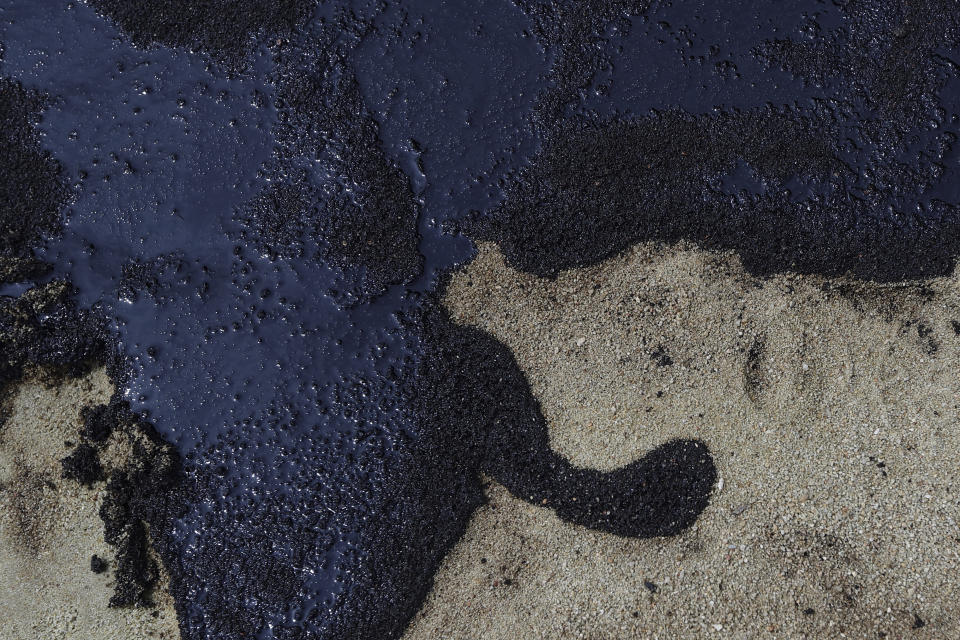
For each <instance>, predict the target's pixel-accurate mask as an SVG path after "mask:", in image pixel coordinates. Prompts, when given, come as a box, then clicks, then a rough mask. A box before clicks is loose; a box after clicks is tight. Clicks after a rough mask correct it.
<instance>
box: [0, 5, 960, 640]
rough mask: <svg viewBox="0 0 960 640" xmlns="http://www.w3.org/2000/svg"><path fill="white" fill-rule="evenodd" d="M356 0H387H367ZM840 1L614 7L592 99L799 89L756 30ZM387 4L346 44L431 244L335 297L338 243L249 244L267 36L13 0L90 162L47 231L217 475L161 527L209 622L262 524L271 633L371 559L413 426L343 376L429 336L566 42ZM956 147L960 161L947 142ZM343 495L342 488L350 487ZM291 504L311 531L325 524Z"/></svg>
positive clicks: (828, 15) (79, 165) (63, 140)
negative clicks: (367, 539)
mask: <svg viewBox="0 0 960 640" xmlns="http://www.w3.org/2000/svg"><path fill="white" fill-rule="evenodd" d="M356 5H357V6H356V7H355V8H356V10H357V11H358V13H364V12H365V14H366V15H370V14H371V13H372V9H371V6H372V4H371V3H356ZM329 11H330V8H329V7H321V8H320V9H318V12H319V13H320V14H323V13H324V12H327V13H329ZM842 19H843V18H842V16H841V14H840V11H839V10H838V9H837V7H836V6H835V5H834V4H833V3H829V2H820V1H817V0H802V1H801V0H795V1H792V2H771V1H765V0H749V1H748V2H742V1H736V0H720V1H717V2H710V3H700V2H692V3H686V2H674V3H668V2H657V3H654V6H653V8H652V9H651V11H649V12H648V13H647V14H646V15H643V16H634V17H631V18H629V20H628V21H627V23H626V24H627V25H628V26H623V23H622V22H618V23H617V24H618V25H620V26H616V27H611V28H610V29H609V30H608V31H607V32H606V33H605V36H606V42H605V44H604V47H605V49H606V52H607V54H608V56H609V58H610V61H611V63H612V66H611V67H610V68H609V69H607V70H605V71H603V72H601V73H599V74H598V75H597V77H596V78H595V79H594V81H593V83H592V84H591V85H590V86H589V87H585V88H584V91H583V96H582V97H583V101H582V104H581V105H579V107H578V109H579V110H580V111H581V112H594V113H596V114H599V115H600V116H602V117H606V116H613V115H635V116H643V115H647V114H649V113H650V111H651V110H664V109H668V108H681V109H683V110H685V111H688V112H690V113H693V114H710V113H712V112H713V111H714V110H715V109H724V110H729V109H741V110H750V109H758V108H762V107H764V106H765V105H767V104H768V103H772V104H774V105H788V106H790V107H792V108H796V109H799V110H803V109H808V108H810V107H811V105H812V104H813V102H812V101H814V100H815V99H830V98H832V97H835V95H836V94H837V88H836V87H832V86H829V85H828V86H815V85H813V84H811V83H805V82H804V81H803V80H801V79H798V78H797V77H795V76H793V75H791V74H790V73H787V72H786V71H781V70H779V69H775V68H771V69H766V68H764V67H763V66H762V64H761V63H760V62H759V61H758V60H757V58H756V57H755V56H754V55H753V54H752V53H751V51H752V50H753V48H754V47H756V46H758V45H760V44H761V43H763V42H764V41H765V40H768V39H771V38H796V37H802V36H803V33H804V30H805V29H809V28H810V24H811V23H812V22H816V23H818V24H820V25H821V28H823V29H826V30H829V29H831V28H833V27H835V26H837V25H838V24H841V22H842ZM374 24H375V25H377V27H378V29H376V30H374V31H372V32H371V33H370V34H369V35H368V36H366V38H365V39H364V40H363V41H362V42H361V43H360V44H359V45H358V47H357V48H356V49H355V50H354V51H353V53H352V54H351V64H352V67H353V71H354V73H355V74H356V76H357V78H358V81H359V84H360V87H361V90H362V93H363V95H364V98H365V101H366V105H367V107H368V109H369V111H370V112H371V113H372V115H373V117H374V118H375V119H376V120H377V121H378V123H379V125H380V136H381V141H382V144H383V148H384V149H385V151H386V153H387V155H388V156H389V157H390V158H392V159H393V160H394V161H395V162H396V163H397V164H398V166H399V167H401V169H402V170H403V171H404V173H405V174H406V175H407V177H408V178H409V180H410V183H411V186H412V189H413V191H414V193H415V194H416V196H417V197H418V199H419V201H420V203H421V205H422V209H421V215H420V220H419V223H418V226H419V232H420V234H421V242H420V247H419V248H420V251H421V253H422V254H423V255H424V257H425V264H426V268H425V271H424V273H423V274H422V275H421V276H420V277H418V278H416V279H415V280H414V281H413V282H412V283H410V284H408V285H394V286H392V287H390V288H389V289H388V290H387V291H386V293H384V294H383V295H381V296H379V297H377V298H376V299H374V300H372V301H370V302H365V303H362V304H359V305H354V306H351V307H345V306H341V305H339V304H338V303H337V301H336V300H335V299H334V298H332V297H331V296H330V295H328V293H327V292H328V291H329V290H330V289H331V288H334V287H336V286H337V285H338V283H339V282H340V280H341V279H342V278H343V277H344V273H343V272H342V271H341V270H340V269H338V268H337V267H336V266H334V265H331V264H327V263H324V262H323V261H318V260H313V259H304V260H299V259H295V258H282V259H270V258H269V257H267V256H264V255H259V254H258V253H257V251H256V249H254V248H253V247H241V248H240V249H239V250H238V251H237V250H235V249H236V247H237V240H236V238H237V237H238V235H237V231H238V229H237V224H238V223H237V222H236V221H235V216H234V212H235V210H236V209H237V208H238V207H240V206H241V205H242V204H244V203H245V202H248V201H250V200H251V199H252V198H254V197H255V196H256V195H257V194H258V193H259V192H260V191H261V190H262V189H263V188H264V187H265V186H266V184H265V179H264V177H263V174H262V173H261V172H260V171H259V170H260V168H261V167H262V165H263V164H264V162H266V161H267V160H269V159H270V157H271V154H272V153H273V152H274V139H273V137H272V133H271V131H272V127H273V126H274V124H275V122H276V118H277V113H276V110H275V108H274V106H273V100H272V96H273V95H274V90H273V86H272V83H271V77H272V76H271V74H272V73H273V67H272V60H271V57H270V55H269V54H268V53H267V51H266V49H258V50H257V51H255V52H254V55H253V56H252V62H251V64H250V65H249V67H248V68H247V69H245V70H243V71H242V72H240V73H229V72H227V71H226V70H224V69H223V68H222V67H221V66H219V65H217V64H215V63H213V62H211V59H210V58H209V57H208V56H207V55H206V54H201V53H192V52H188V51H183V50H172V49H169V48H165V47H161V46H157V47H154V48H150V49H138V48H135V47H134V46H132V45H131V43H130V40H129V38H127V37H126V36H125V35H124V34H122V33H120V32H119V31H118V30H117V29H116V28H115V27H114V26H112V25H111V24H110V23H109V22H108V21H106V20H105V19H103V18H101V17H99V16H98V15H96V13H95V12H94V11H93V10H92V9H91V8H90V7H88V6H87V5H85V4H82V3H70V2H65V1H63V2H61V1H54V0H50V1H43V2H38V1H37V0H4V1H3V2H2V3H0V41H2V42H3V43H4V46H5V51H4V62H3V68H4V73H5V74H6V75H11V76H13V77H16V78H18V79H19V80H21V81H22V82H23V83H24V85H26V86H27V87H30V88H35V89H38V90H41V91H43V92H46V93H48V94H50V95H51V96H53V102H52V104H51V106H50V107H49V108H48V109H47V111H46V112H45V114H44V116H43V120H42V122H41V125H40V127H41V130H42V132H43V144H44V146H45V147H46V148H47V149H49V150H50V151H51V152H52V153H53V155H54V156H55V157H56V158H57V159H58V160H59V162H60V163H61V164H62V166H63V169H64V173H65V175H66V177H67V179H68V180H69V181H70V182H71V183H72V184H74V185H75V187H76V188H75V194H76V195H75V199H74V201H73V202H72V203H71V204H70V206H69V209H68V211H67V213H66V220H65V227H64V231H63V233H62V235H60V236H59V237H57V238H55V239H51V240H50V242H49V243H48V246H47V248H46V249H45V251H44V254H43V257H44V258H45V259H46V260H48V261H50V262H52V263H53V264H54V265H55V271H56V274H57V275H62V276H66V277H69V278H70V280H71V281H72V282H73V283H74V284H75V285H76V287H77V288H78V291H79V294H78V296H79V302H80V304H81V305H82V306H84V307H94V308H98V309H99V310H101V311H102V312H103V313H104V314H106V316H107V317H108V318H109V319H110V320H111V322H112V328H113V330H114V331H115V332H116V336H117V338H118V341H119V344H120V345H121V349H122V351H123V353H124V354H125V355H126V356H128V357H129V359H130V363H131V366H132V371H131V377H130V380H129V383H128V385H127V387H126V388H125V389H124V390H123V391H124V394H125V395H126V397H127V399H128V400H129V401H130V403H131V405H132V407H133V408H134V409H135V410H136V411H139V412H145V413H146V414H147V415H148V416H149V419H150V420H151V421H152V422H153V423H154V424H155V425H156V428H157V430H158V431H159V432H160V434H161V435H163V436H164V437H165V438H167V439H168V440H169V441H170V442H172V443H174V444H175V445H176V446H177V448H178V449H179V451H180V453H181V454H182V456H183V458H184V460H185V463H186V469H187V471H188V474H191V477H192V478H193V480H194V481H195V482H196V484H197V486H198V487H199V494H200V495H201V496H202V499H199V500H197V501H196V502H194V503H192V504H191V505H190V507H189V509H188V511H187V512H186V513H185V514H184V515H183V516H182V517H181V518H180V519H179V520H178V521H177V522H175V523H173V524H172V526H171V530H170V531H167V532H156V533H155V534H154V535H165V536H168V537H169V539H170V540H172V541H174V543H175V544H177V545H179V548H180V562H179V563H180V566H181V567H182V569H183V571H184V572H185V574H186V575H187V576H189V575H190V571H191V570H192V569H191V567H196V569H195V574H194V576H193V579H194V581H195V582H194V584H195V587H194V591H193V593H192V596H193V597H192V598H191V599H190V601H189V602H188V603H187V604H186V605H185V606H186V607H187V608H188V609H189V612H190V613H189V615H188V620H189V623H188V624H189V625H192V626H193V627H195V628H198V629H199V628H202V627H203V624H204V622H203V621H204V620H205V619H206V616H207V614H208V613H209V611H208V607H213V606H217V605H216V602H218V601H216V600H214V599H211V598H212V596H213V595H214V594H212V592H210V593H208V589H213V588H215V587H214V586H209V583H208V581H207V580H206V578H207V576H205V575H203V573H202V570H201V569H200V567H201V566H202V565H203V563H202V562H201V561H200V559H202V558H204V557H208V556H209V555H210V554H217V553H220V554H235V555H236V556H237V557H242V556H243V554H244V553H247V552H252V550H253V547H252V546H251V545H253V544H254V543H253V542H250V541H251V540H262V538H263V537H264V534H265V532H266V534H267V536H268V537H269V539H270V540H271V544H270V546H269V548H268V549H264V548H262V543H261V542H257V543H256V544H257V545H258V549H257V550H256V551H257V552H259V553H267V554H269V555H270V556H272V557H273V558H274V559H277V560H278V561H282V562H283V563H284V564H285V565H286V566H290V567H293V568H294V574H293V578H294V579H295V580H296V582H297V586H296V593H297V597H296V598H293V599H291V601H290V602H288V603H287V606H279V605H271V607H268V608H267V610H268V613H267V618H266V619H265V620H264V621H263V622H264V624H263V626H262V628H261V630H260V635H259V637H260V638H271V637H274V634H273V632H272V631H271V630H272V629H274V628H278V627H287V626H298V625H303V624H306V625H307V627H308V628H309V629H310V630H314V631H317V632H318V633H320V634H321V635H323V634H324V633H325V629H326V627H325V625H326V624H327V621H328V620H329V619H331V618H332V617H335V615H336V609H337V607H338V606H339V604H340V601H339V600H338V597H339V595H340V594H343V593H345V592H346V591H345V589H348V587H349V585H350V580H351V577H350V575H349V573H346V568H349V567H350V566H351V563H352V562H357V561H362V559H361V560H357V558H356V554H357V553H360V552H362V550H357V549H356V548H355V542H356V539H357V538H356V534H357V530H356V527H359V526H362V521H361V520H358V519H356V518H355V517H354V516H353V515H349V516H347V515H342V513H341V511H351V510H352V509H354V507H355V508H356V509H358V510H359V511H361V512H362V511H364V510H367V512H368V513H371V514H376V513H378V511H377V508H378V507H377V500H378V497H377V496H378V495H380V494H378V493H377V492H378V491H380V488H382V486H383V484H384V483H389V482H391V481H392V480H391V467H392V466H393V465H394V464H395V462H396V459H397V457H398V456H402V455H403V453H402V450H403V447H404V446H405V443H408V442H410V441H411V440H415V439H416V438H417V434H418V432H417V430H418V425H417V424H416V422H415V421H414V420H413V419H412V418H411V416H410V414H409V413H408V412H407V411H406V409H405V407H404V406H403V403H402V399H401V398H400V397H398V394H397V389H396V388H395V387H394V386H392V385H390V384H388V383H386V382H378V383H373V384H370V385H367V386H363V387H362V389H361V390H360V391H356V385H353V384H352V383H354V382H356V381H358V380H367V381H370V380H373V381H377V380H383V379H385V378H386V375H385V374H386V372H387V371H388V370H389V369H390V368H391V367H392V366H407V367H408V366H410V362H409V361H408V362H406V363H405V364H402V362H403V359H404V358H407V359H410V358H412V359H414V360H415V358H416V341H415V339H413V338H412V337H411V336H410V335H409V334H407V333H405V332H404V331H403V330H402V326H401V322H400V315H401V314H403V313H404V312H410V311H412V310H413V309H415V308H416V306H417V305H418V304H420V302H421V300H422V298H423V294H425V293H427V292H430V291H432V290H433V288H434V287H435V286H436V284H437V282H438V277H439V276H440V275H441V274H443V273H445V272H447V271H448V270H449V269H450V268H451V267H453V266H454V265H457V264H460V263H463V262H464V261H466V260H467V259H469V257H470V256H471V253H472V247H471V245H470V243H469V242H468V241H467V240H466V239H464V238H462V237H458V236H455V235H451V234H449V233H447V232H445V231H444V223H446V222H449V221H453V220H458V219H461V218H463V217H464V216H465V215H466V214H468V213H469V212H470V211H473V210H479V211H485V210H489V209H492V208H493V207H495V206H496V205H497V204H498V203H499V202H500V201H501V199H502V198H503V191H502V189H501V181H502V180H503V179H505V178H507V177H509V176H511V175H513V174H514V173H515V172H516V171H517V170H518V169H519V168H520V167H522V166H524V164H525V163H527V162H528V161H529V160H530V158H531V157H532V156H533V155H534V154H535V152H536V151H537V150H538V149H539V148H540V143H541V140H539V139H537V134H536V133H535V132H536V131H537V128H536V127H534V126H532V124H531V118H532V114H533V111H534V107H535V106H536V104H537V99H538V97H539V96H540V95H541V93H542V92H543V91H545V90H547V89H548V88H549V82H548V74H549V67H550V64H551V61H552V60H553V58H554V56H555V55H556V53H557V52H556V51H554V50H552V49H551V47H550V46H548V45H546V44H544V43H540V42H537V40H536V38H535V37H533V36H532V35H531V26H532V25H531V22H530V19H529V17H528V16H525V15H524V14H523V13H522V12H521V11H520V10H519V9H518V8H517V7H516V6H514V5H513V4H512V3H510V2H507V1H497V0H482V1H479V2H463V3H453V2H436V1H435V0H409V1H407V2H403V3H399V2H397V3H388V4H387V5H386V8H385V10H383V11H382V12H380V13H379V14H378V15H376V17H375V18H374ZM395 29H399V30H400V31H401V33H407V34H409V33H412V32H414V31H419V32H421V38H420V39H419V43H418V45H417V46H416V47H413V48H411V47H407V46H404V45H403V44H402V43H403V42H405V41H406V39H405V38H400V39H390V38H388V37H387V36H386V35H385V34H388V33H390V32H391V31H392V30H395ZM711 45H716V48H715V49H711ZM718 63H722V64H720V65H719V66H718ZM727 63H729V64H727ZM952 82H955V81H952ZM951 86H952V85H951ZM955 88H956V87H953V89H955ZM258 96H266V97H267V99H266V100H265V101H260V100H258V99H257V97H258ZM852 119H856V118H855V117H853V118H852ZM944 126H946V125H944ZM951 126H953V127H954V128H955V123H954V124H953V125H951ZM411 141H415V144H414V143H413V142H411ZM918 144H919V143H918ZM417 149H419V151H418V150H417ZM857 153H858V152H856V151H852V152H851V158H850V159H849V160H850V163H851V164H853V165H856V164H857V158H856V157H855V156H856V154H857ZM418 157H419V160H420V164H419V167H418V162H417V161H418ZM945 164H946V166H947V168H946V170H947V171H948V172H949V175H950V176H954V178H955V177H956V171H957V158H956V154H955V153H951V155H950V156H949V157H948V159H947V161H946V162H945ZM420 167H422V172H421V169H420ZM725 181H726V183H725V184H726V186H725V188H728V189H729V190H730V192H731V193H735V192H736V191H737V190H740V189H746V190H748V191H751V192H757V191H761V190H762V189H763V185H761V184H758V183H757V181H756V178H755V176H753V175H752V174H751V172H749V171H746V170H744V171H742V172H733V173H731V174H730V175H729V176H727V177H726V178H725ZM938 184H939V185H940V186H938V187H937V191H936V192H934V193H928V194H925V196H924V197H925V198H940V199H945V200H948V201H952V202H956V201H957V200H958V199H960V193H958V192H957V189H958V188H960V187H958V186H957V185H958V184H960V181H958V180H956V179H950V180H947V179H944V180H941V181H940V182H939V183H938ZM137 261H139V262H141V263H150V264H154V265H155V268H154V270H153V272H152V273H154V274H155V276H156V278H157V283H158V286H156V287H154V288H153V291H152V293H151V292H148V291H145V290H143V289H138V288H136V287H135V288H133V289H132V293H130V292H131V290H130V289H128V288H125V287H123V286H122V285H123V284H124V282H123V273H124V267H125V266H129V265H131V264H135V263H136V262H137ZM19 291H20V289H18V288H17V287H13V288H10V287H6V288H4V289H3V290H2V291H0V295H7V294H8V293H17V292H19ZM350 389H354V391H349V390H350ZM345 396H346V397H348V399H347V400H345V399H344V398H345ZM357 402H359V404H356V403H357ZM381 493H382V491H381ZM342 504H349V505H351V507H350V508H345V509H341V510H339V511H338V509H339V507H338V506H337V505H342ZM288 521H292V522H294V523H298V526H303V527H306V528H307V529H309V530H310V531H312V532H313V533H312V534H311V535H313V536H314V538H313V540H314V544H312V545H304V543H303V540H304V537H303V536H302V535H301V534H302V531H296V532H291V531H289V530H288V529H287V528H285V527H284V523H285V522H288ZM294 533H296V535H294ZM249 604H250V606H256V605H257V603H249ZM304 620H308V621H309V622H306V623H305V622H303V621H304Z"/></svg>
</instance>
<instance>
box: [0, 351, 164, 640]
mask: <svg viewBox="0 0 960 640" xmlns="http://www.w3.org/2000/svg"><path fill="white" fill-rule="evenodd" d="M111 391H112V389H111V386H110V382H109V380H108V378H107V376H106V374H105V373H104V372H103V371H102V370H101V371H97V372H95V373H93V374H91V375H89V376H87V377H85V378H82V379H80V380H72V381H67V382H62V383H60V384H57V385H53V386H50V385H47V384H44V383H43V382H41V381H39V380H36V379H35V380H32V381H27V382H24V383H22V384H20V385H19V387H18V388H17V390H16V391H15V393H14V394H13V395H12V397H11V398H9V399H8V400H7V402H6V406H5V407H4V409H5V410H6V411H7V412H8V415H9V419H8V420H7V421H6V423H5V424H4V425H3V426H2V427H0V639H3V640H34V639H36V640H48V639H49V640H67V639H70V640H113V639H116V640H141V639H156V640H173V639H175V638H178V637H179V632H178V630H177V622H176V614H175V613H174V611H173V604H172V601H171V599H170V597H169V595H167V594H166V592H165V590H164V589H162V588H161V589H158V593H157V594H156V595H155V599H156V600H157V603H158V607H157V609H156V610H151V609H147V608H108V607H107V603H108V602H109V600H110V596H111V595H112V594H113V588H112V587H113V581H112V579H111V577H110V576H111V575H112V567H111V571H108V572H107V573H103V574H99V575H98V574H95V573H93V572H92V571H91V570H90V557H91V556H92V555H93V554H97V555H99V556H100V557H102V558H104V559H106V560H108V561H112V559H113V551H112V549H111V548H110V547H109V546H108V545H107V544H106V543H105V542H104V539H103V523H102V521H101V520H100V517H99V516H98V512H99V509H100V505H101V503H102V501H103V489H104V485H103V483H99V484H98V485H95V486H94V487H93V488H92V489H89V488H85V487H81V486H80V485H78V484H77V483H76V482H74V481H72V480H62V479H61V478H60V470H61V467H60V459H61V458H63V457H64V456H66V455H67V454H68V453H69V452H70V449H68V448H67V447H66V446H65V445H64V442H65V441H73V442H76V441H77V440H78V438H77V429H78V428H79V426H80V409H81V408H82V407H83V406H86V405H93V404H98V403H103V402H106V401H107V400H109V398H110V393H111ZM119 443H120V440H119V439H117V440H116V441H115V442H114V443H113V444H112V448H111V450H110V451H108V455H107V456H105V457H104V464H105V465H108V468H109V465H110V464H111V463H113V464H119V463H122V461H123V460H124V457H125V456H124V452H123V451H122V447H121V446H120V444H119ZM154 614H156V615H154Z"/></svg>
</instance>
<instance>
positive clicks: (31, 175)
mask: <svg viewBox="0 0 960 640" xmlns="http://www.w3.org/2000/svg"><path fill="white" fill-rule="evenodd" d="M44 102H45V100H44V98H43V97H42V96H40V95H38V94H37V93H35V92H32V91H28V90H26V89H24V88H23V86H22V85H21V84H20V83H19V82H16V81H14V80H10V79H8V78H0V176H3V179H2V180H0V284H2V283H4V282H16V281H22V280H27V279H29V278H31V277H35V276H37V275H39V274H40V273H42V272H43V271H44V270H45V269H46V267H45V266H44V265H43V264H42V263H41V262H39V261H38V260H36V259H35V258H34V257H33V252H32V248H33V247H34V246H35V245H36V244H37V243H38V242H39V241H40V240H41V239H42V238H43V236H44V235H45V234H48V233H54V232H56V231H57V229H59V227H60V208H61V207H62V206H63V204H64V203H65V202H66V201H67V198H68V195H69V191H68V189H67V187H66V185H65V184H64V183H63V181H62V180H61V176H60V166H59V165H58V164H57V161H56V160H54V159H53V158H52V157H51V156H50V153H49V152H47V151H44V150H42V149H41V148H40V140H39V137H38V135H37V133H36V130H35V129H34V124H35V122H36V121H37V120H38V119H39V116H40V111H41V109H42V108H43V106H44Z"/></svg>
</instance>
